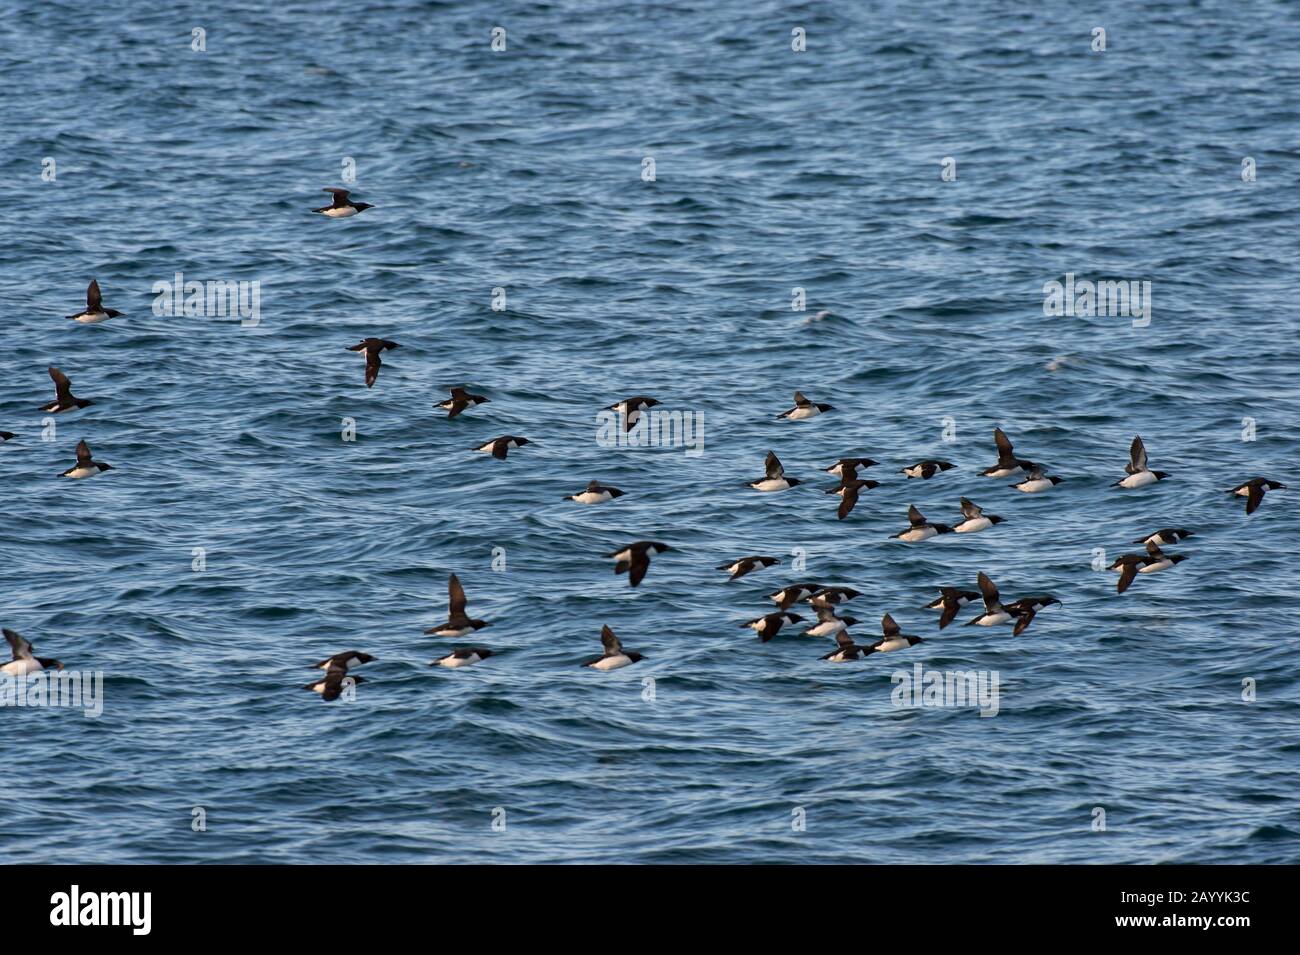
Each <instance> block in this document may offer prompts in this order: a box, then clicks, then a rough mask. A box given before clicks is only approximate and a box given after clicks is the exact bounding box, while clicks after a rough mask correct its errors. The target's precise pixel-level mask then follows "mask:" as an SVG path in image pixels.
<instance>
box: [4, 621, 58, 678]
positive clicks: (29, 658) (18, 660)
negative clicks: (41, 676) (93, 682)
mask: <svg viewBox="0 0 1300 955" xmlns="http://www.w3.org/2000/svg"><path fill="white" fill-rule="evenodd" d="M4 635H5V640H6V641H8V643H9V649H10V650H12V651H13V659H12V660H10V661H9V662H8V663H6V664H4V665H0V673H4V674H6V675H8V676H26V675H27V674H29V673H36V672H38V671H40V670H62V669H63V664H62V663H60V662H59V661H58V660H54V659H49V658H45V657H38V656H36V655H35V654H34V653H33V651H32V645H31V642H30V641H28V640H25V639H23V638H22V637H20V636H19V635H18V634H16V633H14V632H13V631H12V630H10V629H9V628H8V627H5V628H4Z"/></svg>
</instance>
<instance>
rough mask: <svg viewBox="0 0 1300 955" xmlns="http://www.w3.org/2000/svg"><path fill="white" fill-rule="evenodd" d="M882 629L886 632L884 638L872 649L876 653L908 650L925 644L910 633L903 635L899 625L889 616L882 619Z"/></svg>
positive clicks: (886, 615)
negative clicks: (919, 644)
mask: <svg viewBox="0 0 1300 955" xmlns="http://www.w3.org/2000/svg"><path fill="white" fill-rule="evenodd" d="M880 629H881V630H882V631H884V634H885V636H884V638H883V639H881V640H877V641H876V642H875V643H873V644H872V645H871V649H872V650H874V651H875V652H876V653H889V652H891V651H893V650H906V649H907V648H908V647H912V646H916V644H918V643H922V642H924V641H923V640H922V639H921V638H920V637H914V636H912V635H911V634H910V633H903V631H902V629H901V628H900V627H899V626H898V624H897V623H895V622H894V618H893V617H891V616H890V615H889V614H885V615H884V616H883V617H881V618H880Z"/></svg>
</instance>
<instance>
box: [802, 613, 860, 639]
mask: <svg viewBox="0 0 1300 955" xmlns="http://www.w3.org/2000/svg"><path fill="white" fill-rule="evenodd" d="M857 622H858V621H857V619H856V618H854V617H837V616H836V615H835V608H834V607H827V606H822V607H818V608H817V622H816V623H815V624H813V625H812V626H811V627H809V628H808V629H807V630H805V631H804V636H808V637H833V636H835V634H837V633H839V632H840V631H841V630H845V629H847V628H849V627H851V626H853V625H854V624H855V623H857Z"/></svg>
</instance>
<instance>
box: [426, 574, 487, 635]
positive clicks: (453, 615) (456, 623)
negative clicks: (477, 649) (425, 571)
mask: <svg viewBox="0 0 1300 955" xmlns="http://www.w3.org/2000/svg"><path fill="white" fill-rule="evenodd" d="M488 626H491V624H489V623H488V622H487V621H486V620H471V619H470V618H469V614H467V613H466V612H465V588H464V587H462V586H461V585H460V578H459V577H457V576H456V575H455V574H452V575H451V576H450V577H448V578H447V622H446V623H440V624H438V626H436V627H430V628H429V629H428V630H426V631H424V632H425V633H432V634H434V635H435V636H439V637H464V636H468V635H469V634H471V633H473V632H474V631H475V630H482V629H483V628H484V627H488Z"/></svg>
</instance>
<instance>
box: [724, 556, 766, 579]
mask: <svg viewBox="0 0 1300 955" xmlns="http://www.w3.org/2000/svg"><path fill="white" fill-rule="evenodd" d="M779 563H781V561H780V560H779V559H777V558H776V557H763V556H761V555H756V556H754V557H741V558H738V559H736V560H733V561H732V562H731V563H729V564H719V565H718V566H717V568H716V569H717V570H725V571H726V572H727V573H729V574H731V576H730V577H729V578H727V579H728V580H739V579H740V578H741V577H744V576H745V575H746V574H749V573H753V572H754V571H755V570H759V569H761V568H764V567H771V566H773V565H774V564H779Z"/></svg>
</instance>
